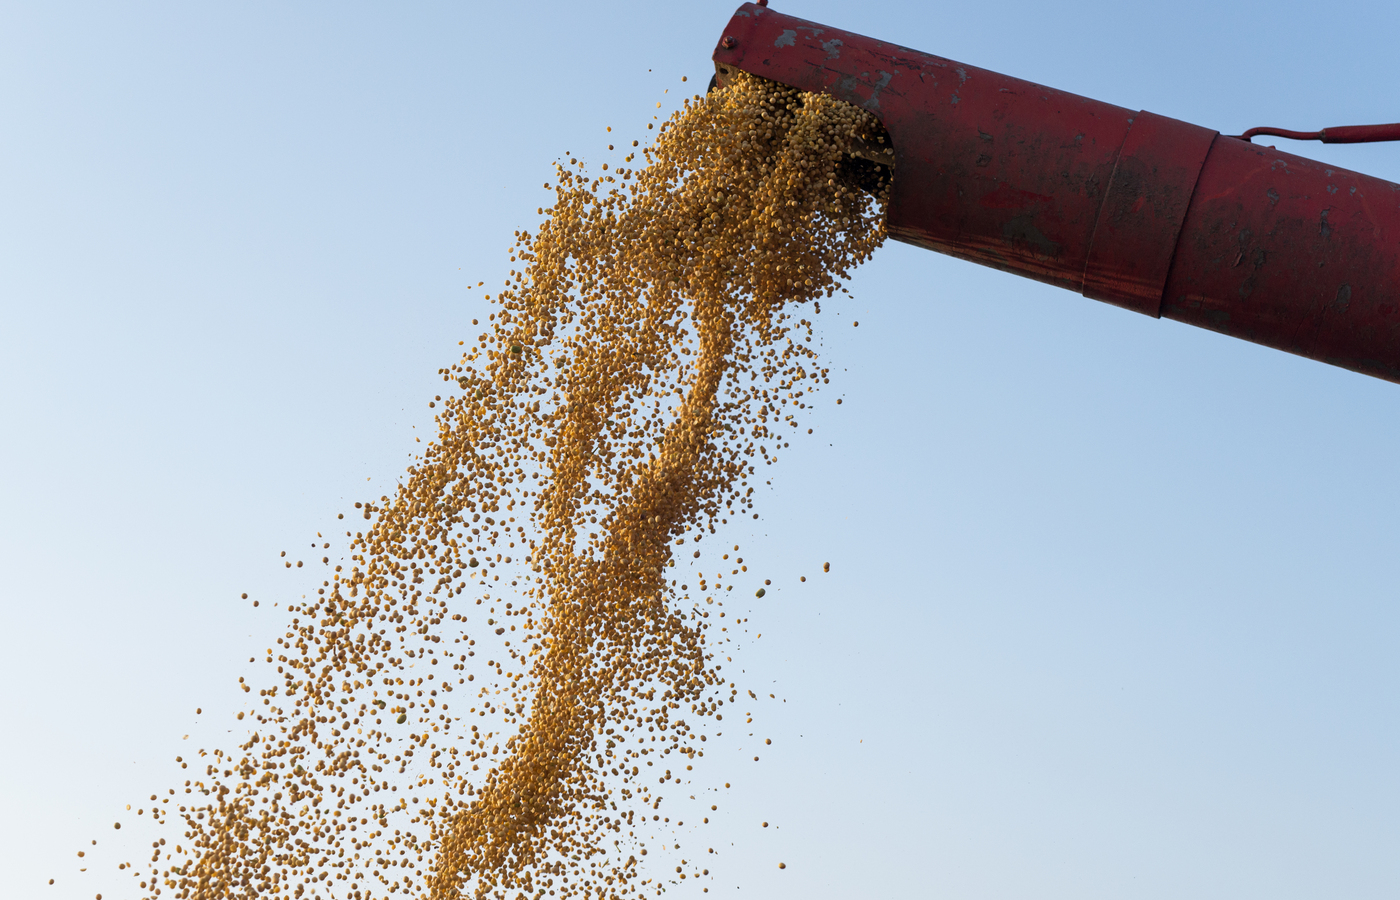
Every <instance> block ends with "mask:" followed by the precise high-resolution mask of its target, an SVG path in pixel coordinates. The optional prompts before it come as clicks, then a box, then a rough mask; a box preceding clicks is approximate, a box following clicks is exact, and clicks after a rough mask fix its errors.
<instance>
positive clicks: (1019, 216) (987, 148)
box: [714, 3, 1400, 381]
mask: <svg viewBox="0 0 1400 900" xmlns="http://www.w3.org/2000/svg"><path fill="white" fill-rule="evenodd" d="M714 59H715V63H716V66H717V68H718V69H719V70H720V72H721V78H722V77H723V72H724V71H725V70H726V69H727V68H728V67H734V68H738V69H742V70H745V71H748V72H752V73H754V74H756V75H761V76H763V77H765V78H770V79H773V80H775V81H780V82H783V83H785V84H790V85H793V86H794V87H798V88H801V89H803V90H807V91H820V92H824V93H827V94H831V95H832V96H835V97H838V98H840V99H842V100H846V101H848V102H851V103H855V104H856V105H858V106H861V107H863V108H865V109H868V110H870V111H872V112H874V113H875V114H876V115H878V116H879V117H880V119H881V121H882V122H883V123H884V125H885V128H886V129H887V130H888V131H889V132H890V135H891V139H892V143H893V150H894V162H895V168H894V183H893V187H892V192H891V199H890V207H889V230H890V234H891V235H892V236H893V237H895V238H896V239H898V240H902V241H907V242H909V243H913V244H917V245H919V246H922V247H927V248H929V249H932V250H937V251H939V252H942V253H947V254H950V255H953V256H957V257H961V258H963V259H968V260H971V261H973V262H978V263H982V264H984V265H988V266H992V267H994V268H998V269H1002V270H1005V271H1008V272H1013V273H1015V274H1018V275H1023V276H1026V277H1030V278H1035V279H1038V280H1040V281H1044V282H1047V283H1049V284H1054V285H1058V286H1060V287H1064V288H1068V289H1070V290H1075V291H1080V292H1082V293H1084V294H1085V295H1086V296H1089V297H1092V298H1094V299H1099V300H1104V301H1106V302H1109V303H1114V304H1117V305H1119V306H1124V307H1126V308H1129V309H1134V310H1137V311H1139V312H1142V313H1145V314H1147V315H1151V316H1159V315H1160V316H1166V317H1169V318H1173V319H1178V320H1180V321H1183V322H1189V323H1191V324H1195V325H1199V326H1202V327H1205V328H1210V329H1212V330H1215V331H1219V332H1222V333H1225V334H1229V335H1233V336H1235V337H1240V338H1244V339H1246V340H1250V341H1254V342H1256V343H1260V344H1266V345H1268V346H1271V347H1277V348H1279V349H1282V350H1287V351H1289V352H1291V353H1297V354H1300V355H1303V356H1308V357H1311V358H1314V359H1320V360H1323V361H1325V362H1329V363H1332V364H1334V365H1339V366H1343V367H1346V368H1349V369H1353V370H1355V371H1358V372H1364V373H1366V374H1370V375H1375V376H1378V377H1381V378H1386V379H1389V380H1391V381H1400V186H1397V185H1394V184H1391V183H1389V182H1386V181H1382V180H1380V179H1376V178H1370V177H1368V176H1365V175H1358V174H1356V173H1352V172H1346V171H1343V170H1341V169H1337V168H1335V167H1328V166H1324V165H1322V164H1321V163H1316V162H1312V161H1310V160H1306V159H1303V158H1301V157H1297V156H1293V155H1291V154H1287V153H1282V152H1280V151H1278V150H1275V149H1273V148H1264V147H1260V146H1257V145H1253V144H1250V143H1248V142H1247V141H1244V140H1241V139H1238V138H1232V137H1221V136H1219V135H1217V134H1216V133H1215V132H1213V131H1210V130H1209V129H1204V128H1200V127H1198V126H1195V125H1189V124H1187V123H1185V122H1179V121H1177V120H1174V119H1169V118H1166V117H1163V116H1157V115H1154V114H1152V113H1147V112H1134V111H1132V110H1128V109H1124V108H1122V107H1117V106H1113V105H1111V104H1107V103H1100V102H1098V101H1096V100H1090V99H1087V98H1084V97H1079V96H1077V95H1074V94H1069V93H1066V92H1063V91H1056V90H1054V89H1052V88H1047V87H1042V86H1040V85H1037V84H1032V83H1031V82H1027V81H1021V80H1019V79H1015V78H1011V77H1009V76H1006V75H1001V74H998V73H996V72H990V71H987V70H985V69H978V68H976V67H973V66H968V65H964V64H962V63H957V62H954V61H952V60H947V59H942V58H940V57H936V56H932V55H930V54H926V53H921V52H919V51H915V50H910V49H907V48H905V47H900V46H897V45H895V44H888V43H885V42H882V41H877V40H874V39H872V38H868V37H863V36H861V35H857V34H852V33H850V32H846V31H840V30H838V29H834V28H828V27H826V26H824V25H818V24H815V23H812V22H807V21H804V20H802V19H796V18H793V17H791V16H784V15H782V14H780V13H776V12H773V11H772V10H770V9H767V8H765V7H762V6H758V5H755V4H751V3H747V4H745V5H744V6H742V7H740V8H739V10H738V11H737V12H736V13H735V15H734V17H733V19H731V20H730V22H729V25H728V27H726V28H725V30H724V32H723V33H722V36H721V39H720V44H719V46H718V47H717V49H716V50H715V55H714ZM1348 128H1349V129H1351V130H1348V129H1334V128H1329V129H1327V133H1328V135H1329V136H1330V137H1331V139H1332V140H1333V141H1344V140H1348V139H1352V140H1355V139H1360V138H1361V137H1363V136H1370V135H1376V134H1380V133H1381V131H1380V130H1379V128H1380V127H1377V126H1361V128H1369V129H1370V130H1368V131H1355V130H1354V129H1355V127H1348ZM1369 139H1374V137H1371V138H1369Z"/></svg>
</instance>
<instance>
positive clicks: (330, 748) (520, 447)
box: [123, 73, 888, 900]
mask: <svg viewBox="0 0 1400 900" xmlns="http://www.w3.org/2000/svg"><path fill="white" fill-rule="evenodd" d="M884 141H885V137H884V130H883V128H882V127H881V126H880V124H879V122H878V120H877V119H876V118H875V117H874V116H872V115H871V114H869V113H867V112H865V111H862V110H860V109H858V108H856V107H854V106H851V105H849V104H845V103H842V102H840V101H837V100H834V99H832V98H830V97H827V96H824V95H819V94H805V93H802V92H799V91H796V90H793V89H791V88H788V87H785V86H782V85H779V84H775V83H772V82H767V81H764V80H762V79H759V78H756V77H752V76H748V75H745V74H741V73H736V74H735V75H734V76H733V77H732V78H731V80H730V81H729V83H728V84H727V85H726V86H724V87H721V88H719V89H717V90H714V91H712V92H710V93H709V94H707V95H706V96H704V97H700V96H695V97H692V98H691V99H689V100H687V101H686V102H685V104H684V106H683V108H682V109H680V110H678V111H677V112H676V113H675V114H674V115H672V116H671V117H670V118H669V119H668V120H666V121H665V122H663V123H661V124H660V127H659V130H658V132H657V138H656V140H655V142H654V143H653V144H652V145H651V146H649V147H646V148H644V149H641V150H640V151H635V152H634V151H630V150H627V149H624V150H623V151H622V152H624V153H626V154H627V155H626V157H625V159H624V160H623V163H624V165H621V166H615V167H614V168H612V169H609V167H608V166H607V165H603V166H602V171H601V172H600V173H598V174H594V175H591V176H590V175H589V174H587V173H586V172H585V169H584V166H583V164H582V163H581V162H578V161H577V160H575V159H570V160H569V161H568V164H567V165H564V164H562V163H561V164H560V165H558V166H557V167H556V168H557V184H555V185H553V186H552V187H553V190H554V192H555V203H554V206H553V207H551V208H550V209H548V210H544V209H541V210H540V211H539V212H540V213H541V214H542V223H541V224H540V225H539V228H538V231H537V232H536V233H533V234H531V233H529V232H526V231H522V232H518V233H517V240H516V243H515V245H514V248H513V249H512V250H511V254H512V255H511V260H512V262H518V266H519V268H518V270H516V269H513V270H512V271H511V278H510V280H509V281H508V282H507V284H506V287H505V289H504V290H503V291H502V292H501V293H500V294H499V295H498V296H497V298H496V300H495V301H494V309H495V311H494V312H493V313H492V314H491V315H490V317H489V321H488V322H487V323H486V324H484V325H480V326H479V328H480V331H481V333H480V335H479V337H477V338H476V340H475V341H472V342H464V343H468V344H469V345H468V346H467V347H466V350H465V353H464V355H463V356H462V357H461V359H460V360H459V361H458V362H456V363H455V364H454V365H451V366H449V367H447V368H444V369H442V370H440V374H441V375H442V376H443V380H444V381H445V382H446V386H445V388H444V390H443V395H442V396H439V397H436V398H434V401H433V403H432V404H430V405H433V406H435V407H437V408H438V409H439V412H438V414H437V424H438V433H437V436H436V438H435V439H434V440H433V441H432V442H431V443H429V444H428V446H427V449H426V450H425V451H424V452H423V454H422V456H421V457H420V458H418V459H416V460H415V464H414V465H413V466H412V467H410V468H409V470H408V472H407V477H406V478H405V479H403V481H402V483H401V485H400V487H399V489H398V491H397V493H395V495H394V496H392V497H388V496H383V497H380V498H379V499H378V500H377V501H374V502H370V503H356V504H355V507H356V513H354V514H351V518H350V519H349V520H348V521H352V522H354V521H357V520H359V519H360V517H361V516H362V517H363V519H364V520H369V521H368V524H363V525H362V526H361V527H363V528H364V529H366V530H364V531H355V532H353V533H352V532H350V531H346V532H345V538H346V541H345V543H346V544H348V549H347V550H346V556H347V557H348V558H347V559H345V565H334V567H333V568H332V565H331V563H332V560H331V558H330V556H329V555H326V556H323V557H322V559H321V560H320V562H321V563H322V565H323V568H324V571H325V573H326V574H325V580H324V582H323V584H322V585H321V587H320V589H319V590H318V591H317V592H316V595H315V596H314V597H312V598H310V599H305V598H304V599H303V600H302V601H301V602H299V603H297V604H294V605H292V606H290V607H289V608H288V615H289V616H291V617H292V618H291V619H290V623H289V624H288V626H287V630H286V633H285V635H284V636H283V637H281V638H279V639H278V641H277V643H278V645H279V646H278V647H277V648H276V649H275V650H269V652H268V653H267V660H266V662H268V663H269V664H270V666H275V667H276V669H275V671H276V677H275V678H269V681H268V683H267V684H266V685H264V686H259V685H252V684H247V683H244V684H242V685H241V687H242V689H243V691H245V692H247V693H249V694H251V693H252V691H253V690H257V699H256V701H253V700H252V697H249V700H250V701H252V702H253V703H254V704H255V705H254V706H253V712H252V713H249V716H250V717H251V720H250V722H249V723H248V724H251V726H252V727H253V728H255V729H256V731H254V732H251V733H249V734H248V736H247V740H246V742H245V743H243V744H242V745H241V746H239V747H237V748H236V749H235V750H233V751H232V752H230V751H226V750H212V751H204V750H201V751H199V753H198V757H197V758H194V757H192V758H189V759H181V760H179V761H180V763H181V766H182V768H187V769H188V777H189V778H190V780H189V781H186V782H185V783H184V785H183V786H182V787H181V788H179V789H178V790H179V791H180V793H178V794H177V790H171V791H170V792H169V795H167V796H165V797H162V798H160V800H159V801H157V795H152V797H151V803H150V806H149V814H150V815H151V816H154V817H156V819H157V820H161V821H166V822H169V821H172V820H173V821H174V822H175V823H176V828H177V830H178V831H179V833H180V834H181V835H182V837H178V838H173V839H171V840H168V841H167V840H166V839H165V838H162V839H161V840H160V841H158V842H156V843H154V844H153V852H152V854H151V857H150V859H149V861H148V864H146V865H133V866H131V867H130V875H131V877H132V878H133V879H134V880H135V881H137V882H139V885H140V888H141V889H142V890H143V895H144V896H147V897H155V896H159V895H162V894H164V895H165V896H174V897H181V898H198V900H212V898H231V897H232V898H254V897H256V898H262V900H267V898H273V897H292V898H295V897H335V898H351V900H368V898H385V897H401V896H411V897H428V898H433V900H441V898H456V897H481V898H486V897H490V898H544V897H557V898H594V897H599V898H601V897H629V896H634V895H644V894H651V893H653V892H655V893H660V892H661V891H662V890H663V889H664V886H665V884H666V883H668V882H672V881H678V880H679V879H695V878H701V877H704V876H708V875H709V872H708V868H706V866H708V863H707V864H705V865H704V866H702V864H701V863H699V862H697V861H696V859H695V857H696V856H697V854H695V853H691V854H681V856H683V860H681V861H683V863H684V864H683V865H681V866H675V867H674V868H675V872H672V871H671V866H670V865H668V866H667V870H666V871H664V872H662V871H656V870H655V868H653V869H648V867H647V866H646V865H645V864H644V856H645V854H646V852H647V843H648V840H652V841H655V840H658V839H657V838H655V834H656V833H658V831H659V829H661V827H662V826H661V823H660V821H659V820H661V819H662V817H663V815H664V814H665V813H667V812H670V811H671V809H670V807H669V806H668V807H667V808H666V809H663V808H662V801H663V800H664V799H666V796H665V794H666V791H667V787H666V786H665V785H666V784H670V785H672V786H675V785H676V784H677V783H679V782H680V780H681V778H680V774H679V773H680V770H681V768H682V767H684V768H685V769H686V770H689V769H690V768H691V767H690V765H688V763H690V762H692V761H694V760H695V758H696V757H697V755H700V754H703V752H704V749H705V747H706V741H707V740H708V739H709V737H710V736H711V735H712V733H713V734H718V733H722V731H723V728H724V726H725V723H724V721H723V709H724V704H725V703H726V702H728V703H733V702H734V699H735V697H736V695H737V694H738V688H737V687H736V686H735V685H734V684H733V683H730V682H727V681H726V679H725V677H724V676H723V675H722V674H721V663H722V662H725V661H727V657H725V656H723V652H724V651H723V650H722V645H723V644H724V643H725V642H727V641H730V640H732V639H733V637H734V630H735V629H733V628H730V629H729V630H728V633H727V634H726V633H723V632H722V631H718V630H715V629H724V628H725V627H726V626H732V625H733V624H734V623H735V618H734V616H733V614H732V610H733V608H734V604H733V603H731V604H730V610H731V615H730V617H729V618H728V619H725V618H724V615H725V610H724V600H725V598H726V596H729V597H732V596H734V595H732V594H729V593H728V592H729V591H730V590H732V589H733V588H734V587H735V586H736V585H737V586H739V587H740V588H741V590H749V591H752V590H753V589H754V588H755V587H756V586H757V585H756V584H755V583H754V582H753V581H746V580H745V579H746V578H747V577H748V576H746V575H745V574H744V573H746V572H747V568H746V567H745V566H744V565H742V560H740V559H738V558H737V557H738V552H737V551H738V547H737V546H734V547H733V549H732V550H730V548H729V547H727V546H726V547H711V546H709V545H706V548H705V552H706V555H707V556H708V557H710V559H709V560H704V561H701V562H696V561H695V560H696V559H697V558H699V557H700V556H701V550H700V547H699V546H698V545H697V546H695V547H693V548H690V547H685V545H686V544H687V543H695V542H699V541H700V540H701V539H702V537H704V536H706V535H707V534H708V535H711V536H713V535H715V534H716V531H717V528H718V527H722V526H724V525H728V524H729V523H730V520H731V519H733V520H735V521H736V523H737V521H738V520H739V519H740V518H741V517H743V518H747V517H748V515H749V514H750V513H751V512H752V509H753V493H754V487H753V485H752V484H751V483H750V482H751V480H752V481H754V482H756V481H757V478H756V475H755V473H756V471H757V470H756V466H757V465H758V464H760V463H771V462H772V461H773V460H774V459H775V458H776V455H777V453H778V452H779V450H781V449H782V448H785V447H787V446H788V443H789V440H790V436H791V435H793V434H795V433H797V432H798V431H799V430H800V429H799V428H797V427H796V426H797V421H796V418H795V415H794V413H795V412H796V410H798V409H800V408H805V406H806V404H805V401H804V400H803V398H804V397H806V396H807V395H808V393H810V392H811V391H813V390H815V389H816V388H817V387H818V386H819V384H822V383H826V382H827V380H828V377H827V376H828V370H827V369H824V368H821V367H820V365H819V362H818V360H817V359H816V356H815V353H814V352H813V350H812V347H811V346H810V339H811V336H812V323H811V321H810V320H809V319H807V318H803V317H802V314H803V313H804V312H805V311H806V310H809V309H810V310H812V311H813V313H816V312H820V305H819V300H820V299H821V298H823V297H831V296H832V295H833V293H836V292H839V291H843V288H842V287H841V282H842V280H844V279H845V278H846V277H848V274H849V272H850V271H851V269H852V268H853V267H854V266H856V265H858V264H860V263H862V262H864V261H865V260H866V259H867V258H868V257H869V256H870V255H871V254H872V253H873V252H874V250H875V248H876V247H878V246H879V245H880V243H881V242H882V241H883V239H884V236H885V231H884V206H885V185H886V176H887V175H888V170H887V169H883V168H879V167H876V166H874V165H873V164H871V163H869V162H866V161H865V160H862V159H858V158H853V156H852V151H853V150H859V148H861V147H871V146H874V147H878V146H879V145H880V144H881V143H883V142H884ZM632 146H633V147H636V146H637V142H635V141H634V142H633V143H632ZM610 149H611V148H610ZM638 152H640V153H641V154H642V155H643V157H644V164H642V165H639V166H638V167H637V168H629V167H628V166H627V165H626V164H630V163H632V161H633V160H634V159H635V158H636V156H637V153H638ZM545 187H546V188H550V187H551V185H548V184H547V185H545ZM472 324H473V325H477V321H476V320H473V321H472ZM785 407H791V408H790V409H788V410H786V411H785ZM757 517H758V516H757V514H754V515H753V518H757ZM317 546H318V555H320V552H319V551H320V550H321V548H324V549H327V550H328V549H329V548H330V542H329V541H326V542H325V543H324V544H318V545H317ZM683 547H685V549H682V548H683ZM692 550H693V553H692ZM731 553H732V554H734V557H735V558H731ZM680 557H685V560H684V561H685V563H686V564H689V565H691V566H698V567H702V568H703V571H702V572H700V573H699V574H698V575H697V576H696V583H695V586H694V587H693V588H692V586H691V585H690V584H682V585H680V586H678V585H677V579H675V578H674V577H673V578H668V574H670V575H674V574H675V573H674V572H668V570H669V569H673V568H674V566H675V565H676V563H675V562H674V560H676V559H678V558H680ZM292 562H293V560H292V559H291V558H289V559H287V560H286V565H287V566H288V567H291V566H292ZM706 563H708V565H706ZM312 564H313V565H314V564H315V560H313V561H312ZM296 565H297V566H301V562H300V561H298V562H297V563H296ZM705 572H709V573H710V574H709V575H706V574H704V573H705ZM686 580H687V581H689V580H690V579H689V578H687V579H686ZM240 681H242V679H240ZM243 716H244V714H243V713H239V718H240V719H242V718H243ZM676 790H680V788H679V787H677V788H676ZM691 790H694V789H693V788H692V789H691ZM145 805H146V804H141V806H145ZM701 809H702V812H703V814H705V815H706V816H707V817H706V818H705V820H704V821H705V822H708V821H709V820H708V813H709V811H710V807H709V806H705V807H702V808H701ZM139 812H140V813H141V814H147V812H148V810H147V809H141V810H139ZM665 821H666V822H667V823H669V821H670V817H669V816H668V815H667V816H665ZM677 824H680V823H679V822H678V823H677ZM700 824H701V823H692V827H693V826H696V825H700ZM672 827H674V826H672ZM667 849H668V850H669V849H671V848H669V847H668V848H667ZM655 858H656V857H655V856H653V859H655ZM678 859H680V857H678ZM123 868H126V865H125V864H124V865H123ZM692 883H693V882H692Z"/></svg>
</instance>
